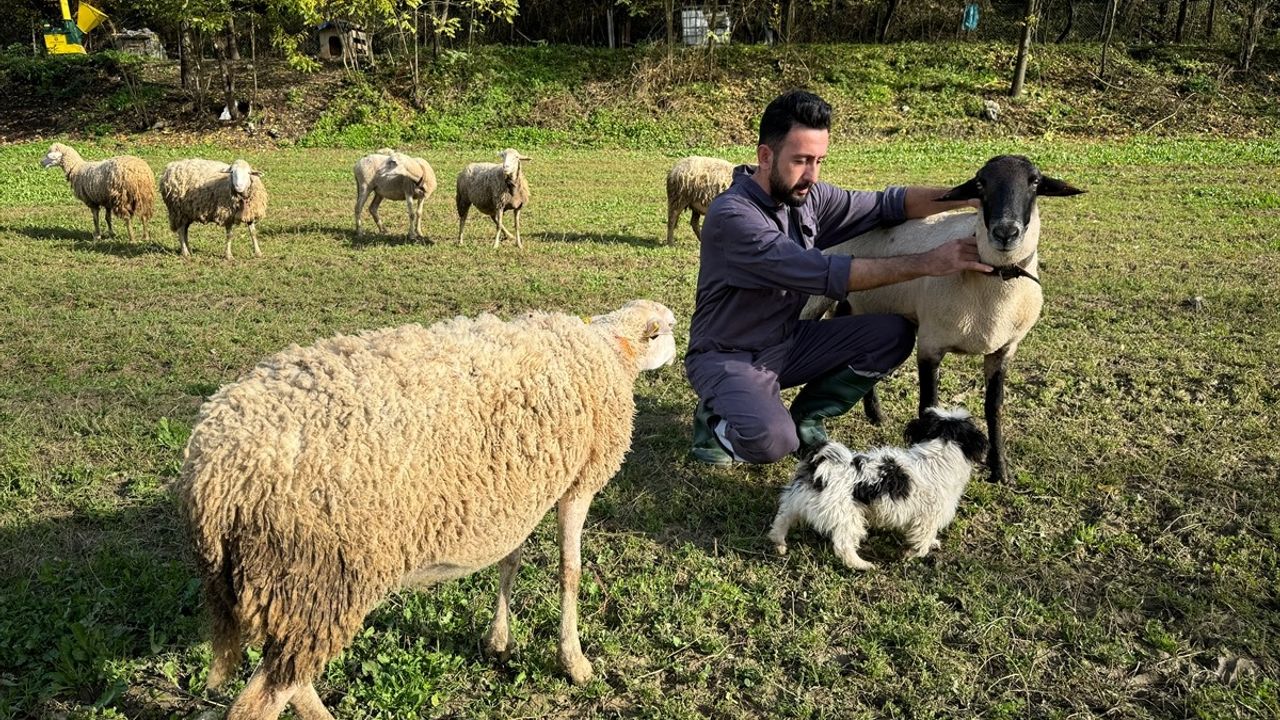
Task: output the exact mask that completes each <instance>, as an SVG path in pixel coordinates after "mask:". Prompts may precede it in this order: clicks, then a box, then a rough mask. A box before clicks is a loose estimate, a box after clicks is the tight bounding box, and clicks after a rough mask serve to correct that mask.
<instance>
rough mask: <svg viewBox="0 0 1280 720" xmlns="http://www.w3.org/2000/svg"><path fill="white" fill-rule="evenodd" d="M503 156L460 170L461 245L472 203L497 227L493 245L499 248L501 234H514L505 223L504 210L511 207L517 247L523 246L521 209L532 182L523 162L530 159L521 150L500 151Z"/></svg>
mask: <svg viewBox="0 0 1280 720" xmlns="http://www.w3.org/2000/svg"><path fill="white" fill-rule="evenodd" d="M498 157H500V158H502V162H501V163H500V164H499V163H471V164H470V165H468V166H466V167H465V168H463V170H462V172H460V173H458V195H457V203H458V244H459V245H461V244H462V230H463V228H465V227H466V226H467V212H468V211H469V210H470V209H471V206H472V205H475V206H476V209H477V210H479V211H480V212H482V213H484V214H485V215H488V216H489V217H490V218H492V219H493V224H494V225H496V226H497V228H498V231H497V234H495V235H494V237H493V246H494V247H498V243H499V242H501V241H502V236H503V235H506V236H507V237H508V238H510V237H511V233H510V232H507V228H506V227H505V226H504V225H503V224H502V213H503V212H505V211H507V210H510V211H511V215H512V217H513V218H514V219H515V223H516V234H515V240H516V247H520V248H523V247H524V243H523V242H521V241H520V211H521V210H522V209H523V208H524V206H525V204H526V203H528V202H529V183H528V181H526V180H525V178H524V168H523V166H522V165H521V163H526V162H529V160H530V159H529V158H527V157H525V156H524V155H521V154H520V153H519V151H517V150H514V149H512V148H507V149H506V150H503V151H502V152H500V153H498Z"/></svg>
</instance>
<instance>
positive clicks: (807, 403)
mask: <svg viewBox="0 0 1280 720" xmlns="http://www.w3.org/2000/svg"><path fill="white" fill-rule="evenodd" d="M877 380H879V378H873V377H867V376H866V375H859V374H858V373H856V372H854V371H853V370H852V369H851V368H848V367H844V368H840V369H839V370H836V371H835V372H832V373H828V374H826V375H823V376H822V377H820V378H818V379H817V380H813V381H812V382H810V383H808V384H806V385H805V386H804V388H802V389H801V390H800V394H798V395H796V399H795V400H793V401H792V402H791V419H792V420H795V422H796V435H797V436H798V437H799V438H800V449H799V450H798V451H797V452H798V453H799V454H800V455H801V456H803V455H804V452H805V451H806V450H808V449H810V448H813V447H815V446H817V445H819V444H820V443H824V442H826V441H827V429H826V428H825V427H823V426H822V421H823V420H826V419H827V418H833V417H839V416H840V415H843V414H845V413H846V412H848V411H849V409H850V408H852V407H853V406H854V405H856V404H857V403H858V401H859V400H861V399H862V396H863V395H866V394H867V393H868V392H870V391H871V388H873V387H875V384H876V381H877Z"/></svg>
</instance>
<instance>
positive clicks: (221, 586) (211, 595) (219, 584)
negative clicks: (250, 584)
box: [204, 541, 242, 688]
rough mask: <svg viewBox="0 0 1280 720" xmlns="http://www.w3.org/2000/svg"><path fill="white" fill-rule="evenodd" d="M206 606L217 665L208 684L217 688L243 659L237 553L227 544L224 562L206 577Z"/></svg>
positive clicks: (232, 673)
mask: <svg viewBox="0 0 1280 720" xmlns="http://www.w3.org/2000/svg"><path fill="white" fill-rule="evenodd" d="M204 595H205V604H206V605H207V606H208V608H209V617H210V620H211V621H212V626H213V640H212V643H213V664H212V666H211V667H210V668H209V679H208V681H207V682H206V685H207V686H208V687H210V688H216V687H218V686H220V685H222V683H223V682H225V681H226V680H227V679H228V678H230V677H231V676H232V675H234V674H235V673H236V670H237V669H239V667H240V660H241V657H242V653H241V644H242V637H241V633H240V621H239V619H238V618H237V617H236V589H235V553H234V552H232V549H231V548H230V547H228V546H227V543H226V542H225V541H224V543H223V547H222V561H221V563H219V566H218V567H217V568H214V569H212V570H211V571H210V572H209V573H207V574H206V576H205V582H204Z"/></svg>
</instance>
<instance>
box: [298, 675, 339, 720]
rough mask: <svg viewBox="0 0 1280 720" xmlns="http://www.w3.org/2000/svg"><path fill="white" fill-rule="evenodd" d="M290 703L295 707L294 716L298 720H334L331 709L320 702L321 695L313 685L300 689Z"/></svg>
mask: <svg viewBox="0 0 1280 720" xmlns="http://www.w3.org/2000/svg"><path fill="white" fill-rule="evenodd" d="M289 702H290V704H292V705H293V714H294V716H296V717H297V718H298V720H333V715H330V714H329V709H328V708H326V707H325V706H324V703H322V702H320V693H318V692H316V686H315V685H312V684H311V683H307V684H306V685H304V686H302V687H301V688H299V689H298V691H297V692H296V693H294V695H293V698H292V699H290V700H289Z"/></svg>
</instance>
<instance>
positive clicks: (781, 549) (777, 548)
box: [773, 543, 787, 555]
mask: <svg viewBox="0 0 1280 720" xmlns="http://www.w3.org/2000/svg"><path fill="white" fill-rule="evenodd" d="M773 551H774V552H776V553H778V554H779V555H786V554H787V545H786V543H774V545H773Z"/></svg>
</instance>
